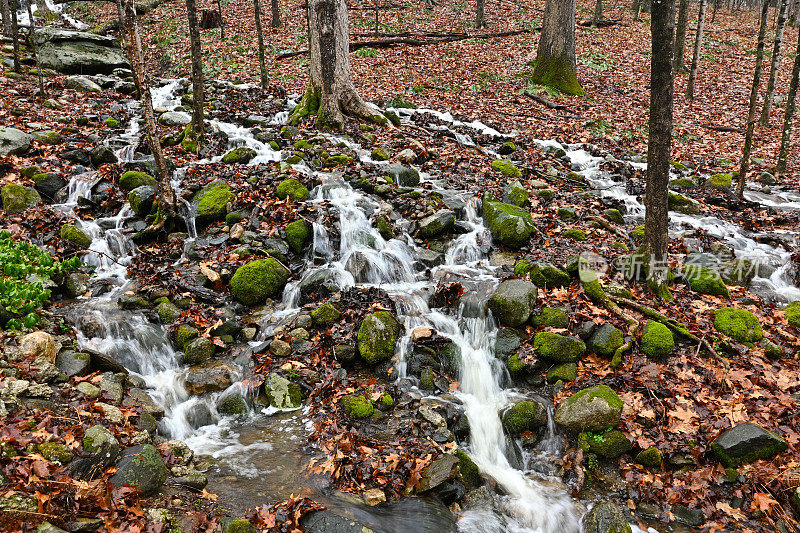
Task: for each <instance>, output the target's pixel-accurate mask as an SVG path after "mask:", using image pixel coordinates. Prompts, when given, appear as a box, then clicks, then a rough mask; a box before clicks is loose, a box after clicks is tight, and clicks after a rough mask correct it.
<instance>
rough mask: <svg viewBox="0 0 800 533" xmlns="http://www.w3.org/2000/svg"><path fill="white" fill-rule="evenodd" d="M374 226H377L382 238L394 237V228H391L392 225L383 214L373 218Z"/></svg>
mask: <svg viewBox="0 0 800 533" xmlns="http://www.w3.org/2000/svg"><path fill="white" fill-rule="evenodd" d="M375 227H376V228H378V233H380V234H381V237H383V238H384V240H387V241H388V240H389V239H394V230H393V229H392V225H391V224H390V223H389V219H387V218H386V217H385V216H383V215H381V216H379V217H378V218H377V219H375Z"/></svg>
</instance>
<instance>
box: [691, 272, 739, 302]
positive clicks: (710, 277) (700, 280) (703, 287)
mask: <svg viewBox="0 0 800 533" xmlns="http://www.w3.org/2000/svg"><path fill="white" fill-rule="evenodd" d="M683 275H684V276H685V277H686V280H687V281H688V282H689V286H690V287H691V288H692V290H693V291H695V292H699V293H700V294H708V295H710V296H723V297H725V298H729V297H730V292H729V291H728V287H727V285H725V282H724V281H722V277H721V276H720V275H719V272H718V271H717V270H716V269H715V268H711V267H706V266H694V265H691V266H687V267H686V268H685V269H684V272H683Z"/></svg>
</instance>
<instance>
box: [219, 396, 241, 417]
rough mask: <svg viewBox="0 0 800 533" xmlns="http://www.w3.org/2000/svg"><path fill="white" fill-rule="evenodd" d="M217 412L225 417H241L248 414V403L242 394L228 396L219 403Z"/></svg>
mask: <svg viewBox="0 0 800 533" xmlns="http://www.w3.org/2000/svg"><path fill="white" fill-rule="evenodd" d="M217 412H218V413H219V414H221V415H225V416H239V415H245V414H247V401H246V400H245V399H244V397H243V396H242V395H241V394H238V393H233V394H228V395H227V396H225V397H224V398H222V399H221V400H220V401H219V402H217Z"/></svg>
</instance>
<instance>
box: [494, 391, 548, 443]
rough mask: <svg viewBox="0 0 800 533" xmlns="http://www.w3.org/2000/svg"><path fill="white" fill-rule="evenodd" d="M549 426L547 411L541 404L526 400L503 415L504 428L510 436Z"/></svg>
mask: <svg viewBox="0 0 800 533" xmlns="http://www.w3.org/2000/svg"><path fill="white" fill-rule="evenodd" d="M545 424H547V409H546V408H545V406H543V405H542V404H541V403H539V402H535V401H532V400H524V401H521V402H519V403H517V404H516V405H514V406H513V407H511V408H510V409H508V410H507V411H506V412H505V413H503V427H504V428H505V430H506V431H507V432H508V434H509V435H519V434H520V433H523V432H525V431H534V430H536V429H538V428H540V427H542V426H544V425H545Z"/></svg>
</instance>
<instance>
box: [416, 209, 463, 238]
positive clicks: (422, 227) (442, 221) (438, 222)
mask: <svg viewBox="0 0 800 533" xmlns="http://www.w3.org/2000/svg"><path fill="white" fill-rule="evenodd" d="M455 222H456V215H455V213H453V211H451V210H449V209H440V210H439V211H437V212H436V213H434V214H432V215H431V216H429V217H425V218H423V219H422V220H421V221H420V223H419V229H418V230H417V236H419V237H420V238H423V239H432V238H435V237H438V236H440V235H442V234H443V233H447V232H448V231H450V230H452V229H453V225H454V224H455Z"/></svg>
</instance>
